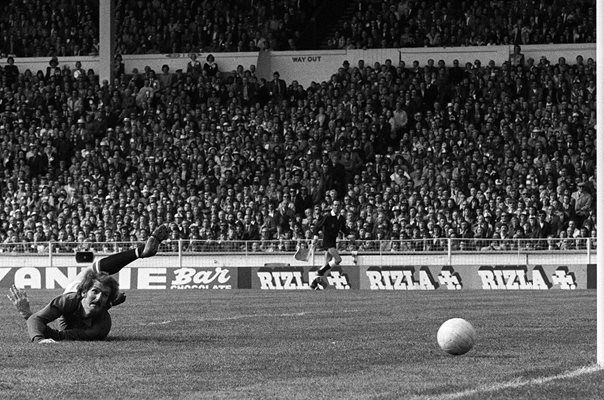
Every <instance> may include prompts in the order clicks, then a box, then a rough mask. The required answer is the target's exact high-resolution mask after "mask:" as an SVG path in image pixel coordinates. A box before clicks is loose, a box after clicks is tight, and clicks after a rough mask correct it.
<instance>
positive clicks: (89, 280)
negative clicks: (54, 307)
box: [77, 270, 120, 304]
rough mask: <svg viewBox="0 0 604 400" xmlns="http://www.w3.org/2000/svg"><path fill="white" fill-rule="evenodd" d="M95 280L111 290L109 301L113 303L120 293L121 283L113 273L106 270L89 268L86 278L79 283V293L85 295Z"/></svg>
mask: <svg viewBox="0 0 604 400" xmlns="http://www.w3.org/2000/svg"><path fill="white" fill-rule="evenodd" d="M94 282H98V283H100V284H101V285H103V286H105V287H108V288H109V289H110V290H111V292H110V293H109V299H108V303H109V304H111V303H113V302H114V301H115V299H116V298H117V296H118V294H119V290H120V285H119V283H117V281H116V280H115V279H114V278H113V277H112V276H111V275H109V274H108V273H106V272H102V271H101V272H95V271H92V270H88V271H87V272H86V274H85V275H84V279H82V282H80V284H79V285H78V288H77V291H78V293H79V294H80V295H81V296H83V295H84V293H86V292H87V291H88V290H90V288H92V286H93V285H94Z"/></svg>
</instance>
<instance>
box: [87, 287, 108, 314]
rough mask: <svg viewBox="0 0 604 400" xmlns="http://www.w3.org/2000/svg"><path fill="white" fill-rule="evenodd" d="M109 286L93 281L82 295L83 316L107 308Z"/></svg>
mask: <svg viewBox="0 0 604 400" xmlns="http://www.w3.org/2000/svg"><path fill="white" fill-rule="evenodd" d="M110 295H111V288H110V287H108V286H106V285H103V284H102V283H101V282H99V281H94V284H93V285H92V287H91V288H90V289H88V291H87V292H85V293H84V294H83V296H82V308H83V309H84V316H85V317H88V316H92V315H95V314H98V313H100V312H101V311H103V310H105V309H107V304H108V302H109V296H110Z"/></svg>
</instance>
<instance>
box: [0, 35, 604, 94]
mask: <svg viewBox="0 0 604 400" xmlns="http://www.w3.org/2000/svg"><path fill="white" fill-rule="evenodd" d="M512 50H513V46H507V45H506V46H476V47H443V48H438V47H418V48H395V49H368V50H357V49H354V50H316V51H295V52H292V51H264V52H248V53H213V54H214V56H215V58H216V63H217V64H218V66H219V68H220V70H221V71H223V72H227V73H228V72H232V71H234V70H235V69H236V68H237V66H238V65H241V66H243V67H244V69H249V67H250V65H255V66H256V67H257V75H258V76H259V77H262V78H265V79H267V80H271V79H272V74H273V72H274V71H279V73H280V75H281V78H282V79H285V81H286V82H291V81H293V80H297V81H298V82H299V83H300V84H301V85H302V86H304V87H308V85H309V84H310V83H312V82H323V81H328V80H329V79H330V77H331V75H332V74H333V73H334V72H335V71H337V70H338V68H339V67H341V66H342V63H343V62H344V61H345V60H347V61H348V62H349V63H350V64H351V65H352V66H355V65H357V63H358V61H359V60H364V61H365V64H366V65H373V64H374V63H375V62H379V63H383V62H384V61H385V60H386V59H391V60H392V62H393V64H394V65H398V61H399V60H404V61H405V63H406V64H407V65H408V66H410V65H411V64H412V63H413V61H415V60H417V61H419V63H420V65H425V64H426V63H427V61H428V60H429V59H433V60H434V61H435V62H436V61H438V60H443V61H444V62H445V65H447V66H452V64H453V60H459V62H460V64H462V65H464V64H465V63H466V62H472V63H473V62H474V61H475V60H479V61H480V62H481V63H482V64H483V65H485V64H487V63H488V62H489V61H490V60H493V61H495V62H496V63H497V64H499V65H500V64H501V63H503V62H504V61H506V60H508V58H509V55H510V53H511V52H512ZM522 53H523V54H524V56H525V58H526V59H528V58H533V59H535V61H536V62H538V61H539V59H540V58H541V57H542V56H545V57H546V58H547V59H548V60H549V61H550V62H552V63H557V62H558V59H559V58H560V57H564V58H565V59H566V62H567V63H569V64H574V63H575V62H576V57H577V56H578V55H581V56H583V58H584V59H585V60H587V59H588V58H593V59H594V60H595V59H596V44H595V43H586V44H555V45H526V46H522ZM208 54H209V53H198V56H199V58H200V59H201V60H202V61H204V60H205V58H206V56H207V55H208ZM122 58H123V61H124V67H125V70H126V72H127V73H131V72H132V70H133V69H134V68H136V69H138V70H139V71H144V69H145V67H146V66H149V67H150V68H152V69H153V70H155V71H156V72H157V73H159V72H160V71H161V67H162V65H164V64H166V65H168V66H169V67H170V71H172V72H174V71H177V70H179V69H181V70H183V71H184V70H186V67H187V63H188V62H189V54H185V53H176V54H130V55H123V57H122ZM49 61H50V59H49V58H16V59H15V65H17V67H19V70H20V71H25V70H26V69H30V70H31V71H32V72H33V73H34V74H35V73H36V72H37V71H38V70H41V71H46V67H48V66H49ZM76 61H81V62H82V67H83V68H84V69H86V70H88V69H90V68H92V69H93V70H94V71H96V72H98V71H99V58H98V57H88V56H82V57H61V58H59V66H60V67H61V66H63V65H66V66H69V67H70V68H74V66H75V62H76ZM0 63H6V59H5V58H0Z"/></svg>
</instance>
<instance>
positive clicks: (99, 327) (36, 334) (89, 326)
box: [27, 293, 111, 342]
mask: <svg viewBox="0 0 604 400" xmlns="http://www.w3.org/2000/svg"><path fill="white" fill-rule="evenodd" d="M81 300H82V297H81V296H80V295H79V294H77V293H65V294H62V295H61V296H58V297H56V298H54V299H53V300H52V301H51V302H50V303H49V304H48V305H47V306H46V307H44V308H43V309H41V310H40V311H38V312H37V313H35V314H33V315H32V316H31V317H29V319H28V320H27V330H28V332H29V337H30V338H31V340H32V341H33V342H38V341H40V340H41V339H54V340H102V339H105V338H106V337H107V335H108V334H109V331H110V330H111V317H110V316H109V313H108V312H107V311H106V310H103V311H101V312H100V313H99V314H97V315H94V316H92V317H88V318H84V310H83V308H82V304H81ZM57 318H60V319H59V321H58V322H59V327H60V330H56V329H52V328H51V327H49V326H48V324H49V323H50V322H52V321H54V320H56V319H57Z"/></svg>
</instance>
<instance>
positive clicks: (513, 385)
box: [422, 365, 602, 400]
mask: <svg viewBox="0 0 604 400" xmlns="http://www.w3.org/2000/svg"><path fill="white" fill-rule="evenodd" d="M601 370H602V368H601V367H599V366H597V365H593V366H587V367H581V368H579V369H576V370H574V371H567V372H564V373H562V374H558V375H552V376H544V377H541V378H533V379H522V378H518V379H514V380H512V381H509V382H504V383H497V384H494V385H490V386H484V387H480V388H476V389H468V390H462V391H461V392H455V393H445V394H441V395H438V396H427V397H422V399H425V400H453V399H459V398H462V397H465V396H473V395H476V394H481V393H490V392H496V391H498V390H503V389H517V388H520V387H523V386H532V385H543V384H544V383H548V382H551V381H556V380H559V379H569V378H575V377H577V376H581V375H585V374H591V373H592V372H596V371H601Z"/></svg>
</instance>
